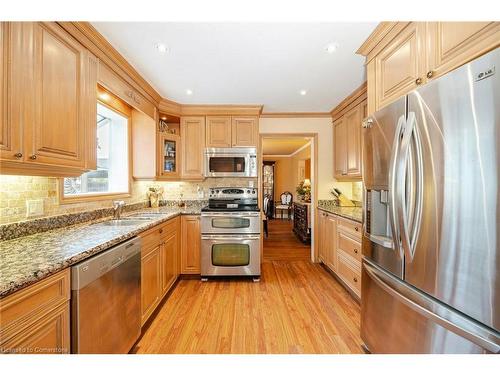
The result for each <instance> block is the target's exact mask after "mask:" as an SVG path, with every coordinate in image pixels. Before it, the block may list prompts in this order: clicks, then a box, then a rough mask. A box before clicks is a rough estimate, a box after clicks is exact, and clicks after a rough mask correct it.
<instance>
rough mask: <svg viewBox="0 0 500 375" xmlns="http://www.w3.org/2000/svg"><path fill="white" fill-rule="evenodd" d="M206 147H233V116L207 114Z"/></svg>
mask: <svg viewBox="0 0 500 375" xmlns="http://www.w3.org/2000/svg"><path fill="white" fill-rule="evenodd" d="M206 135H207V145H206V147H231V142H232V141H231V117H230V116H207V126H206Z"/></svg>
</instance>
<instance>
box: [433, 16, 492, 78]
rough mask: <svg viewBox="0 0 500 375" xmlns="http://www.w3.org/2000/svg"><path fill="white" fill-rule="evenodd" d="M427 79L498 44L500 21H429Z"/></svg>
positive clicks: (451, 68) (447, 70)
mask: <svg viewBox="0 0 500 375" xmlns="http://www.w3.org/2000/svg"><path fill="white" fill-rule="evenodd" d="M427 25H428V26H427V38H428V39H427V45H428V46H429V51H428V59H429V66H428V70H427V72H426V76H427V78H432V79H433V78H437V77H439V76H441V75H443V74H445V73H447V72H449V71H450V70H453V69H455V68H456V67H458V66H460V65H463V64H465V63H466V62H468V61H470V60H473V59H474V58H476V57H478V56H480V55H482V54H484V53H486V52H488V51H489V50H491V49H492V48H494V47H495V46H498V45H499V44H500V22H429V23H428V24H427Z"/></svg>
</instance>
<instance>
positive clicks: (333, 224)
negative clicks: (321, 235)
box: [325, 214, 337, 271]
mask: <svg viewBox="0 0 500 375" xmlns="http://www.w3.org/2000/svg"><path fill="white" fill-rule="evenodd" d="M325 239H326V246H325V248H326V249H325V251H326V254H325V256H326V265H327V266H328V268H330V269H331V270H332V271H336V270H337V260H336V248H337V246H336V243H337V221H336V220H335V216H333V215H330V214H327V215H326V217H325Z"/></svg>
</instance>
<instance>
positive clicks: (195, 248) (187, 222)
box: [181, 215, 201, 274]
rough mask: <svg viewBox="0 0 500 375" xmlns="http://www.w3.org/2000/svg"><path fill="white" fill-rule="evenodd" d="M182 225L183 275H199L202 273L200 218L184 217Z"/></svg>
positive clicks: (196, 216)
mask: <svg viewBox="0 0 500 375" xmlns="http://www.w3.org/2000/svg"><path fill="white" fill-rule="evenodd" d="M181 225H182V229H181V233H182V240H181V273H182V274H199V273H200V272H201V265H200V252H201V240H200V216H199V215H189V216H182V217H181Z"/></svg>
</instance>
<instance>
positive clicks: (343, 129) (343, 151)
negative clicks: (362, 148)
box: [333, 117, 347, 178]
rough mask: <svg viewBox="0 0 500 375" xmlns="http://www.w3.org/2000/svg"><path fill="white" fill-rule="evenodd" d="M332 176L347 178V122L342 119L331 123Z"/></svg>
mask: <svg viewBox="0 0 500 375" xmlns="http://www.w3.org/2000/svg"><path fill="white" fill-rule="evenodd" d="M333 147H334V161H333V165H334V173H333V174H334V175H335V177H336V178H342V177H346V176H347V122H346V121H345V118H344V117H342V118H340V119H338V120H337V121H335V122H334V123H333Z"/></svg>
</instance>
